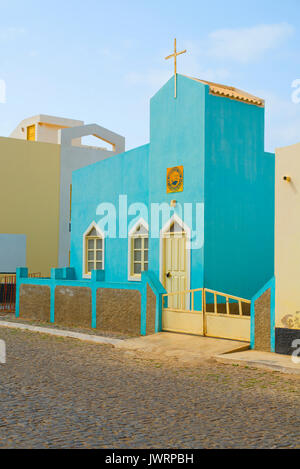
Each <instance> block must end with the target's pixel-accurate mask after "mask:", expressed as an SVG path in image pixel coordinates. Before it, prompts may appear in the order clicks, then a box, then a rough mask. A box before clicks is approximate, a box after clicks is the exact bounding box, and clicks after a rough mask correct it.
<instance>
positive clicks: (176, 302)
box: [163, 288, 251, 317]
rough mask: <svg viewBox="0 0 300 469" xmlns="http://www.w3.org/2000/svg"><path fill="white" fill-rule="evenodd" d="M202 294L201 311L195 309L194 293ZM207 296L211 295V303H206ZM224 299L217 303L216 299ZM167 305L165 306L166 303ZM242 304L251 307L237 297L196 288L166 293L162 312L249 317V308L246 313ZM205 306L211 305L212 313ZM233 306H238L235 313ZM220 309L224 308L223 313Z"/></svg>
mask: <svg viewBox="0 0 300 469" xmlns="http://www.w3.org/2000/svg"><path fill="white" fill-rule="evenodd" d="M199 292H201V293H202V299H201V309H195V293H199ZM207 294H211V295H213V303H207V301H206V300H207ZM220 297H221V298H224V299H225V302H224V303H219V302H218V298H220ZM167 300H168V304H167V306H166V301H167ZM243 304H245V305H251V301H250V300H246V299H245V298H240V297H238V296H234V295H229V294H226V293H221V292H218V291H216V290H210V289H208V288H197V289H194V290H184V291H178V292H172V293H166V294H164V295H163V310H165V311H168V310H169V311H174V312H177V313H198V314H199V313H204V314H205V313H209V314H216V315H217V314H219V315H225V316H232V317H237V316H249V312H250V308H249V307H248V311H247V312H246V311H245V309H243ZM207 305H213V311H208V310H207ZM233 305H238V311H237V313H232V307H233ZM221 307H224V308H225V311H224V312H222V311H221Z"/></svg>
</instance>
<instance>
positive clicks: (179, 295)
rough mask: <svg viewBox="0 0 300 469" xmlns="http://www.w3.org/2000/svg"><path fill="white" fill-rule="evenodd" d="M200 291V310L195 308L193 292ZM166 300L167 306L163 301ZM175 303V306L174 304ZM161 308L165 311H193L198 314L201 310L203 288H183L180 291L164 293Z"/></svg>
mask: <svg viewBox="0 0 300 469" xmlns="http://www.w3.org/2000/svg"><path fill="white" fill-rule="evenodd" d="M199 292H201V293H202V297H201V310H196V309H195V293H199ZM166 300H168V306H165V302H166ZM174 304H175V306H174ZM163 309H164V310H165V311H174V312H175V313H194V314H200V313H202V312H203V288H197V289H195V290H185V291H180V292H173V293H166V294H165V295H163Z"/></svg>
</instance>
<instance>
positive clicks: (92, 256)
mask: <svg viewBox="0 0 300 469" xmlns="http://www.w3.org/2000/svg"><path fill="white" fill-rule="evenodd" d="M83 253H84V255H83V275H84V277H90V276H91V273H92V271H93V270H104V235H103V233H102V232H101V230H100V229H99V228H98V227H97V225H96V224H95V223H92V225H91V226H90V227H89V228H88V230H87V231H86V232H85V234H84V237H83Z"/></svg>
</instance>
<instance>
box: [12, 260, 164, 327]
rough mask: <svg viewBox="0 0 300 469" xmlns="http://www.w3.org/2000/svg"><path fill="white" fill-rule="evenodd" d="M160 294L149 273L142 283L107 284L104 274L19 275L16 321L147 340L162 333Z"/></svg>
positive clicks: (25, 271) (70, 271)
mask: <svg viewBox="0 0 300 469" xmlns="http://www.w3.org/2000/svg"><path fill="white" fill-rule="evenodd" d="M164 293H165V290H164V288H163V287H162V285H161V284H160V282H159V281H158V280H157V279H156V277H155V275H154V274H153V273H152V272H145V273H143V274H142V280H141V282H134V283H108V282H105V272H104V271H94V272H92V278H91V279H90V280H76V279H75V270H74V269H72V268H65V269H52V271H51V278H49V279H31V278H28V269H27V268H21V269H17V290H16V318H23V319H28V320H37V321H40V322H44V323H47V322H49V323H51V324H57V325H62V326H67V327H79V328H84V329H88V328H92V329H98V330H101V331H104V332H115V333H121V334H129V335H148V334H154V333H156V332H160V331H161V307H162V295H163V294H164Z"/></svg>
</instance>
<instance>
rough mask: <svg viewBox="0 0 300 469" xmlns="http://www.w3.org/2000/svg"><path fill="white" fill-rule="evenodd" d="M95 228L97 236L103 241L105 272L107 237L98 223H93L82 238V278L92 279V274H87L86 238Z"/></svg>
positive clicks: (103, 267)
mask: <svg viewBox="0 0 300 469" xmlns="http://www.w3.org/2000/svg"><path fill="white" fill-rule="evenodd" d="M94 228H95V230H96V232H97V236H99V238H101V239H102V270H105V235H104V233H103V231H102V230H101V229H100V228H99V226H98V225H97V223H96V222H95V221H93V222H92V223H91V224H90V226H89V227H88V229H87V230H86V231H85V232H84V233H83V236H82V247H83V250H82V278H91V276H92V274H89V273H86V270H85V269H86V265H87V259H86V254H87V253H86V238H87V237H88V235H89V233H90V232H91V231H92V230H93V229H94Z"/></svg>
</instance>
